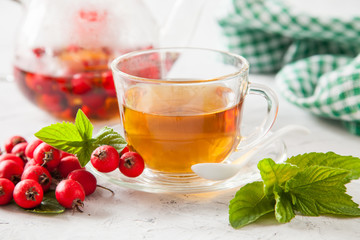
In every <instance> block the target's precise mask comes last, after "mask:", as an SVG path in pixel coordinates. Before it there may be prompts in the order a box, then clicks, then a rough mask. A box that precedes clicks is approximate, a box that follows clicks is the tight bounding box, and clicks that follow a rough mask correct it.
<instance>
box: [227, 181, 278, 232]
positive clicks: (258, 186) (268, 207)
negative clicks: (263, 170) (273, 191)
mask: <svg viewBox="0 0 360 240" xmlns="http://www.w3.org/2000/svg"><path fill="white" fill-rule="evenodd" d="M274 204H275V202H274V200H273V199H270V198H267V197H266V195H265V194H264V184H263V182H253V183H249V184H247V185H245V186H243V187H242V188H240V190H239V191H238V192H237V193H236V195H235V197H234V198H233V199H232V200H231V201H230V205H229V221H230V224H231V226H232V227H233V228H241V227H243V226H245V225H247V224H249V223H252V222H254V221H256V220H257V219H259V218H260V217H261V216H263V215H265V214H267V213H270V212H273V211H274Z"/></svg>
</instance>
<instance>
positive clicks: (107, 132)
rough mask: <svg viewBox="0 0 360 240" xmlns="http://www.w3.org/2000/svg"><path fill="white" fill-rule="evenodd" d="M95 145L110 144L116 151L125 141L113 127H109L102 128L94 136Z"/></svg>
mask: <svg viewBox="0 0 360 240" xmlns="http://www.w3.org/2000/svg"><path fill="white" fill-rule="evenodd" d="M94 145H95V146H101V145H110V146H113V147H114V148H115V149H116V150H117V151H118V152H121V151H122V150H123V149H124V147H126V145H127V143H126V141H125V139H124V138H123V137H122V136H121V135H120V134H119V133H117V132H115V131H114V129H112V128H109V127H104V128H102V129H101V130H100V131H99V133H98V134H97V135H96V137H95V141H94Z"/></svg>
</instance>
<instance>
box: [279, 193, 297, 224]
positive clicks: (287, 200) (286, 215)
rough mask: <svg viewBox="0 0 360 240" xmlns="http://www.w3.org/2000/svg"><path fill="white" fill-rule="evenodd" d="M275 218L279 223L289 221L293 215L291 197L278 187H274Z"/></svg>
mask: <svg viewBox="0 0 360 240" xmlns="http://www.w3.org/2000/svg"><path fill="white" fill-rule="evenodd" d="M274 196H275V201H276V204H275V218H276V220H277V221H278V222H280V223H286V222H290V221H291V219H293V218H294V217H295V213H294V210H293V206H292V203H291V197H290V195H289V194H286V193H284V192H283V190H282V189H281V188H280V187H275V189H274Z"/></svg>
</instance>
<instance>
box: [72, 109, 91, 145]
mask: <svg viewBox="0 0 360 240" xmlns="http://www.w3.org/2000/svg"><path fill="white" fill-rule="evenodd" d="M75 126H76V128H77V129H78V131H79V134H80V135H81V137H82V139H83V140H88V139H91V138H92V134H93V130H94V126H93V125H92V124H91V122H90V120H89V119H88V118H87V117H86V115H85V114H84V112H83V111H82V110H81V109H79V110H78V112H77V113H76V118H75Z"/></svg>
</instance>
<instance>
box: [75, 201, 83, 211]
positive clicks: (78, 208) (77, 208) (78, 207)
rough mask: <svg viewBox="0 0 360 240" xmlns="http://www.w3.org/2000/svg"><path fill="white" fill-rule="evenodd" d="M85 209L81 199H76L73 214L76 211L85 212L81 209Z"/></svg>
mask: <svg viewBox="0 0 360 240" xmlns="http://www.w3.org/2000/svg"><path fill="white" fill-rule="evenodd" d="M83 207H84V203H83V202H82V201H81V200H80V199H75V200H74V203H73V213H74V212H75V211H78V212H84V211H83V210H82V209H81V208H83Z"/></svg>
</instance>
